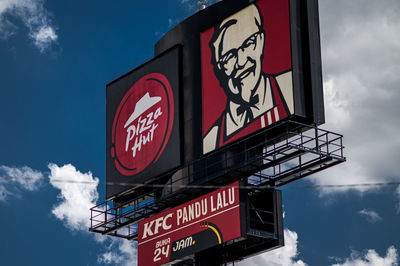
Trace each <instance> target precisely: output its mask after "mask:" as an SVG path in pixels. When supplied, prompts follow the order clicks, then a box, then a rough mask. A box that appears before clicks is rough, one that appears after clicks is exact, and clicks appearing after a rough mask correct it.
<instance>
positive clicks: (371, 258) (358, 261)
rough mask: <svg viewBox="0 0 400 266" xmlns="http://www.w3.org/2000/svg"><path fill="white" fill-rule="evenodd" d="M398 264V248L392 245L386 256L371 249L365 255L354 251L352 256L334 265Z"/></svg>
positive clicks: (380, 265)
mask: <svg viewBox="0 0 400 266" xmlns="http://www.w3.org/2000/svg"><path fill="white" fill-rule="evenodd" d="M376 265H379V266H396V265H398V254H397V250H396V249H395V248H394V247H393V246H391V247H389V248H388V250H387V252H386V256H385V257H381V256H379V254H378V253H377V252H376V251H375V250H373V249H369V250H368V251H367V252H366V253H365V255H364V256H362V255H361V254H359V253H358V252H355V251H353V252H352V253H351V255H350V258H347V259H345V260H344V262H343V263H335V264H332V266H376Z"/></svg>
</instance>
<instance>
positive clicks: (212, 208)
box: [211, 196, 216, 212]
mask: <svg viewBox="0 0 400 266" xmlns="http://www.w3.org/2000/svg"><path fill="white" fill-rule="evenodd" d="M215 210H216V209H215V208H214V200H213V196H211V212H215Z"/></svg>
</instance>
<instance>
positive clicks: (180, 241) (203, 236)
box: [138, 182, 241, 266]
mask: <svg viewBox="0 0 400 266" xmlns="http://www.w3.org/2000/svg"><path fill="white" fill-rule="evenodd" d="M239 209H240V204H239V182H236V183H233V184H231V185H229V186H227V187H224V188H221V189H218V190H216V191H214V192H211V193H209V194H206V195H204V196H202V197H199V198H197V199H194V200H192V201H190V202H187V203H185V204H182V205H180V206H178V207H175V208H173V209H170V210H168V211H165V212H162V213H159V214H157V215H155V216H153V217H150V218H148V219H145V220H143V221H140V222H139V223H138V232H139V234H138V261H139V264H138V265H139V266H140V265H146V266H147V265H160V264H164V263H168V262H172V261H174V260H177V259H181V258H184V257H185V256H188V255H191V254H194V253H196V252H199V251H201V250H205V249H208V248H210V247H213V246H216V245H221V244H222V243H225V242H227V241H229V240H233V239H236V238H239V237H241V230H240V211H239Z"/></svg>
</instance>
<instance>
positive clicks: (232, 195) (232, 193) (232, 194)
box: [228, 187, 235, 204]
mask: <svg viewBox="0 0 400 266" xmlns="http://www.w3.org/2000/svg"><path fill="white" fill-rule="evenodd" d="M228 192H229V194H228V195H229V204H233V203H235V188H233V187H232V188H231V189H229V190H228Z"/></svg>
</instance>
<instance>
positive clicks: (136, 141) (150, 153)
mask: <svg viewBox="0 0 400 266" xmlns="http://www.w3.org/2000/svg"><path fill="white" fill-rule="evenodd" d="M173 119H174V100H173V94H172V89H171V85H170V84H169V82H168V80H167V78H166V77H165V76H164V75H162V74H159V73H152V74H148V75H146V76H144V77H142V78H141V79H140V80H138V81H137V82H136V83H135V84H134V85H133V86H132V87H131V88H130V89H129V91H128V92H127V93H126V94H125V96H124V98H123V99H122V101H121V103H120V104H119V106H118V109H117V112H116V114H115V117H114V123H113V129H112V147H111V156H112V158H113V160H114V163H115V166H116V168H117V169H118V171H119V172H120V173H121V174H123V175H136V174H138V173H140V172H141V171H143V170H144V169H145V168H146V167H147V166H149V165H150V164H151V163H155V162H156V161H157V160H158V159H159V157H160V155H161V154H162V152H163V151H164V149H165V146H166V145H167V142H168V139H169V137H170V135H171V130H172V124H173Z"/></svg>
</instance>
